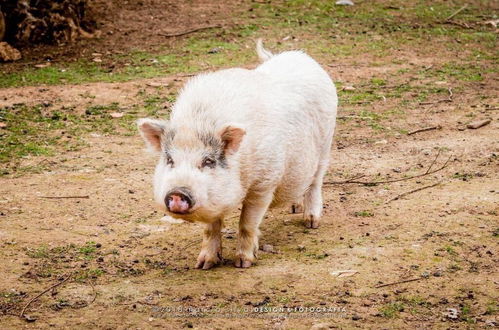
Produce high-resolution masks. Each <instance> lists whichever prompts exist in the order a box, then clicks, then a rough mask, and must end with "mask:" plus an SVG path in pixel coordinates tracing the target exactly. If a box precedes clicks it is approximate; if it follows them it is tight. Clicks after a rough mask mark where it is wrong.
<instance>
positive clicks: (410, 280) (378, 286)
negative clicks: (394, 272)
mask: <svg viewBox="0 0 499 330" xmlns="http://www.w3.org/2000/svg"><path fill="white" fill-rule="evenodd" d="M423 278H424V277H417V278H410V279H408V280H402V281H397V282H392V283H386V284H380V285H376V286H375V287H374V288H375V289H378V288H383V287H385V286H390V285H396V284H402V283H407V282H414V281H419V280H422V279H423Z"/></svg>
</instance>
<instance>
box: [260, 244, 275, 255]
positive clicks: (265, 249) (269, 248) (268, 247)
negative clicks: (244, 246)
mask: <svg viewBox="0 0 499 330" xmlns="http://www.w3.org/2000/svg"><path fill="white" fill-rule="evenodd" d="M262 251H263V252H268V253H274V247H273V246H272V245H270V244H263V246H262Z"/></svg>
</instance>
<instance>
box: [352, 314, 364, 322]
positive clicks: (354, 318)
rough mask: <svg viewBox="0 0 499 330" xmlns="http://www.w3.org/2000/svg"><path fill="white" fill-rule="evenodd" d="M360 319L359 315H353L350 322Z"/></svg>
mask: <svg viewBox="0 0 499 330" xmlns="http://www.w3.org/2000/svg"><path fill="white" fill-rule="evenodd" d="M360 319H362V318H361V317H360V316H359V315H357V314H355V315H354V316H352V320H354V321H358V320H360Z"/></svg>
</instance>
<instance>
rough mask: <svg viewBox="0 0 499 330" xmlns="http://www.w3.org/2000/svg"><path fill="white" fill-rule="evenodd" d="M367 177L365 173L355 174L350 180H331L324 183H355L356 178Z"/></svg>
mask: <svg viewBox="0 0 499 330" xmlns="http://www.w3.org/2000/svg"><path fill="white" fill-rule="evenodd" d="M363 177H365V175H364V174H361V175H357V176H354V177H352V178H350V179H348V180H345V181H331V182H324V184H343V183H355V180H357V179H360V178H363Z"/></svg>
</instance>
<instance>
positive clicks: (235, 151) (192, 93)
mask: <svg viewBox="0 0 499 330" xmlns="http://www.w3.org/2000/svg"><path fill="white" fill-rule="evenodd" d="M257 53H258V56H259V58H260V60H261V61H262V62H263V63H262V64H261V65H260V66H258V67H257V68H256V69H254V70H246V69H241V68H235V69H228V70H222V71H217V72H212V73H206V74H200V75H198V76H197V77H195V78H193V79H191V80H190V81H189V82H188V83H187V84H186V86H185V87H184V88H183V90H182V91H181V93H180V95H179V97H178V100H177V102H176V103H175V105H174V107H173V111H172V114H171V119H170V120H169V121H166V120H157V119H148V118H146V119H140V120H139V121H138V127H139V130H140V132H141V135H142V136H143V138H144V140H145V141H146V144H147V145H148V146H149V148H150V149H152V150H153V151H155V152H157V153H158V154H159V157H160V159H159V162H158V164H157V166H156V171H155V175H154V199H155V201H156V203H157V204H158V206H159V207H160V208H161V209H162V210H163V211H165V212H166V213H168V214H169V215H171V216H173V217H175V218H181V219H184V220H187V221H200V222H204V223H205V224H206V229H205V231H204V237H203V243H202V247H201V252H200V254H199V257H198V259H197V264H196V268H202V269H209V268H211V267H213V266H214V265H216V264H218V263H219V262H220V261H221V260H222V256H221V252H222V244H221V232H220V231H221V229H222V223H223V219H224V217H225V216H226V215H227V214H229V213H230V212H232V211H234V210H235V209H237V207H238V206H240V205H241V204H242V211H241V216H240V220H239V235H238V244H237V251H236V258H235V262H234V264H235V266H236V267H243V268H246V267H249V266H251V265H252V263H254V262H255V258H256V252H257V250H258V235H259V230H258V227H259V225H260V223H261V221H262V219H263V217H264V215H265V212H266V211H267V209H268V208H269V207H270V206H278V205H283V204H284V203H303V210H304V219H305V224H306V225H307V227H309V228H317V227H318V225H319V219H320V217H321V211H322V193H321V188H322V182H323V177H324V174H325V172H326V170H327V168H328V162H329V154H330V148H331V142H332V138H333V132H334V127H335V122H336V108H337V104H338V99H337V95H336V88H335V86H334V84H333V82H332V80H331V78H330V77H329V76H328V74H327V73H326V72H325V71H324V70H323V69H322V68H321V67H320V66H319V64H318V63H317V62H315V61H314V60H313V59H312V58H311V57H309V56H308V55H306V54H305V53H303V52H301V51H288V52H283V53H281V54H277V55H274V54H272V53H271V52H269V51H268V50H266V49H264V48H263V46H262V42H261V40H259V41H258V42H257Z"/></svg>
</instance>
